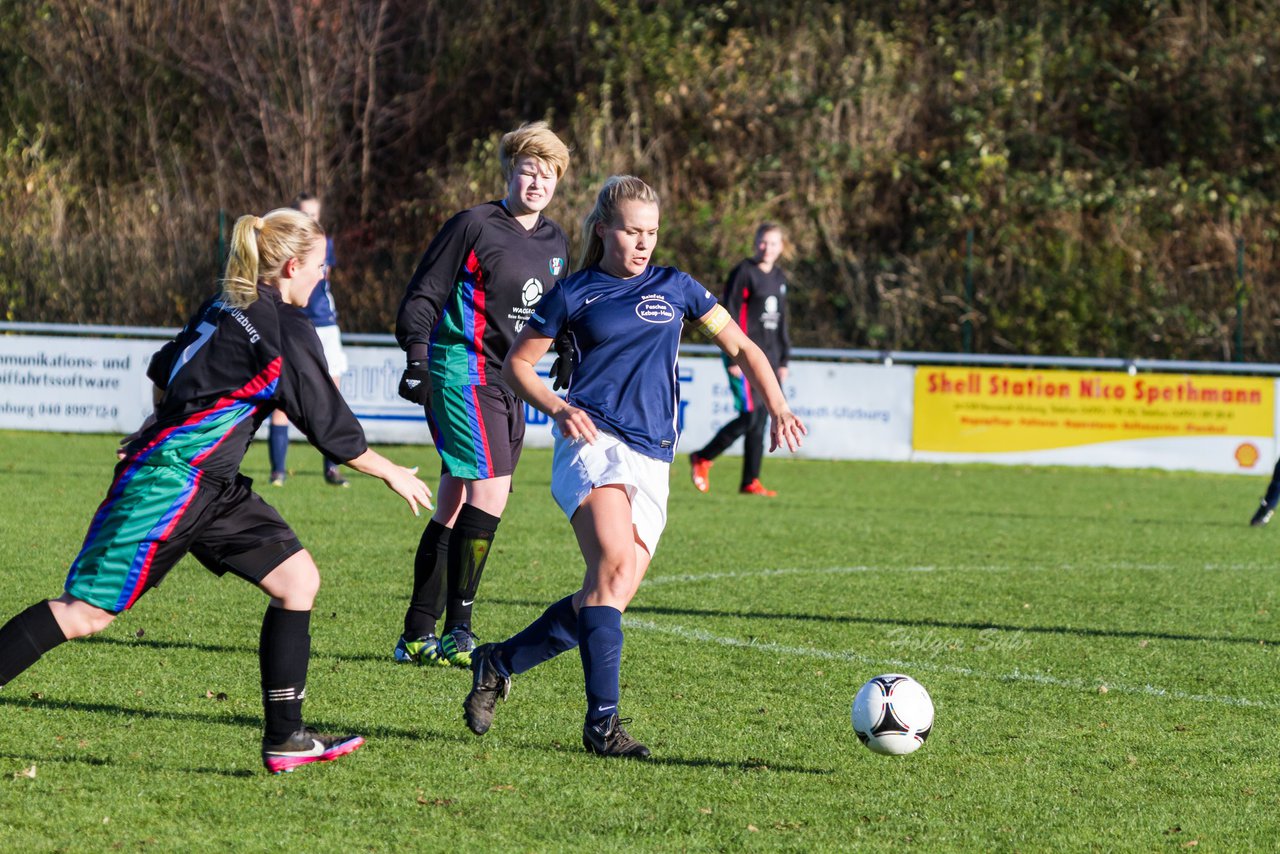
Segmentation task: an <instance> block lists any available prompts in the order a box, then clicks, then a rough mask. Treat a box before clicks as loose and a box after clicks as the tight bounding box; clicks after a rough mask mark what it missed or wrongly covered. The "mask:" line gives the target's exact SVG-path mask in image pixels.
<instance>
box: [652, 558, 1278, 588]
mask: <svg viewBox="0 0 1280 854" xmlns="http://www.w3.org/2000/svg"><path fill="white" fill-rule="evenodd" d="M1200 568H1201V569H1202V570H1204V571H1205V572H1260V571H1266V570H1268V569H1271V568H1272V567H1271V566H1270V565H1267V564H1256V563H1252V564H1251V563H1235V564H1225V563H1207V564H1205V565H1204V566H1202V567H1200ZM1098 569H1102V570H1116V571H1122V572H1158V571H1162V570H1167V569H1169V565H1168V564H1160V563H1123V562H1121V563H1110V564H1097V565H1086V566H1078V565H1074V564H1069V563H1064V564H1059V565H1056V566H1034V567H1029V566H1017V567H1015V566H1008V565H1004V566H1001V565H997V564H975V565H962V564H956V565H952V566H943V567H940V566H828V567H814V568H812V569H800V568H792V569H744V570H736V571H731V572H695V573H686V574H684V575H653V576H650V577H648V578H646V579H645V580H644V581H643V582H642V583H641V586H642V587H657V586H661V585H665V584H696V583H698V582H701V581H721V580H723V579H726V578H769V577H775V576H779V575H847V574H852V573H861V572H938V571H945V570H960V571H972V570H978V571H982V572H1010V571H1014V570H1018V571H1025V570H1034V571H1040V572H1043V571H1046V570H1052V571H1054V572H1071V571H1073V570H1086V571H1088V570H1098Z"/></svg>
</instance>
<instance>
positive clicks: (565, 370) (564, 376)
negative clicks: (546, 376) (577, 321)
mask: <svg viewBox="0 0 1280 854" xmlns="http://www.w3.org/2000/svg"><path fill="white" fill-rule="evenodd" d="M554 346H555V348H556V360H555V361H554V362H552V363H551V390H552V391H559V390H560V389H562V388H568V387H569V377H571V376H572V375H573V368H574V355H575V354H574V351H573V341H571V340H570V339H569V335H568V333H566V332H561V333H560V334H559V335H557V336H556V341H555V345H554Z"/></svg>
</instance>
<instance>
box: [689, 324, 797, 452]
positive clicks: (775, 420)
mask: <svg viewBox="0 0 1280 854" xmlns="http://www.w3.org/2000/svg"><path fill="white" fill-rule="evenodd" d="M699 323H700V324H701V326H702V329H703V330H704V331H706V332H708V333H709V334H710V336H711V340H712V341H714V342H715V344H716V346H717V347H719V348H720V349H721V350H723V351H724V354H725V355H726V356H728V357H729V359H730V360H731V361H732V362H733V363H734V364H735V365H737V366H738V367H739V368H741V369H742V373H743V374H744V375H745V376H746V378H747V381H748V382H750V383H751V385H752V386H754V387H755V388H756V390H757V391H759V392H760V395H761V396H762V397H763V398H764V406H765V409H766V410H767V411H768V413H769V420H770V424H769V450H770V451H776V450H777V449H778V448H780V447H781V446H782V445H784V444H785V445H786V446H787V450H789V451H791V452H792V453H795V451H796V450H797V449H798V448H799V447H800V444H801V437H802V436H805V435H807V434H808V432H809V431H808V430H806V429H805V426H804V423H803V422H802V421H801V420H800V418H799V417H798V416H796V414H795V413H794V412H792V411H791V407H789V406H787V399H786V397H785V396H784V395H783V394H782V386H780V385H778V379H777V377H775V376H774V375H773V367H772V366H771V365H770V364H769V357H768V356H766V355H765V354H764V351H763V350H761V349H760V348H759V347H758V346H757V345H756V344H755V342H753V341H752V340H751V339H750V338H748V337H747V335H746V333H745V332H743V331H742V328H741V327H739V326H738V324H736V323H734V322H733V319H732V318H730V317H729V314H728V312H726V311H725V310H724V307H723V306H716V307H715V308H713V309H711V310H710V311H708V312H707V313H706V314H704V315H703V316H702V317H700V318H699Z"/></svg>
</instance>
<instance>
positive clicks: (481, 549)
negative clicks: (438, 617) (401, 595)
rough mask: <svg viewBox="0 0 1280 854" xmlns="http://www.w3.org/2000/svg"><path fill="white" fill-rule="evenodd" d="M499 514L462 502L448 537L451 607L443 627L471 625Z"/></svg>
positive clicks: (449, 629)
mask: <svg viewBox="0 0 1280 854" xmlns="http://www.w3.org/2000/svg"><path fill="white" fill-rule="evenodd" d="M500 521H502V520H501V519H500V518H499V517H497V516H490V515H489V514H488V513H486V512H484V511H483V510H480V509H478V508H476V507H474V506H472V505H470V504H464V505H462V510H460V511H459V512H458V519H457V521H455V522H454V523H453V534H451V535H450V537H449V610H448V611H447V612H446V614H445V621H444V630H445V631H446V632H449V631H452V630H453V628H454V627H455V626H463V625H470V624H471V603H472V602H474V601H475V600H476V591H477V590H479V589H480V576H481V574H483V573H484V563H485V561H486V560H488V559H489V549H490V547H491V546H492V545H493V534H494V532H495V531H497V530H498V522H500Z"/></svg>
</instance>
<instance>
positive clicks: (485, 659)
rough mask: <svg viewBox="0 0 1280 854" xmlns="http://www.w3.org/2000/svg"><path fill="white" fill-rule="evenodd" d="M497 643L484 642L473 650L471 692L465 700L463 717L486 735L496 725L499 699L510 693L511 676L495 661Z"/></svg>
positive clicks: (503, 698)
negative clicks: (494, 718) (494, 722)
mask: <svg viewBox="0 0 1280 854" xmlns="http://www.w3.org/2000/svg"><path fill="white" fill-rule="evenodd" d="M495 649H496V647H495V645H494V644H491V643H486V644H482V645H481V646H479V647H477V648H476V650H475V651H474V652H473V653H471V693H470V694H468V695H467V698H466V699H465V700H463V701H462V717H463V719H464V720H465V721H466V722H467V727H468V728H469V729H470V730H471V731H472V732H474V733H475V734H476V735H484V734H485V733H486V732H488V731H489V727H490V726H492V725H493V710H494V708H495V707H496V706H497V705H498V700H505V699H507V696H508V695H509V694H510V693H511V677H510V676H503V675H502V674H501V673H499V672H498V667H497V665H496V664H495V663H494V660H493V658H494V652H495Z"/></svg>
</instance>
